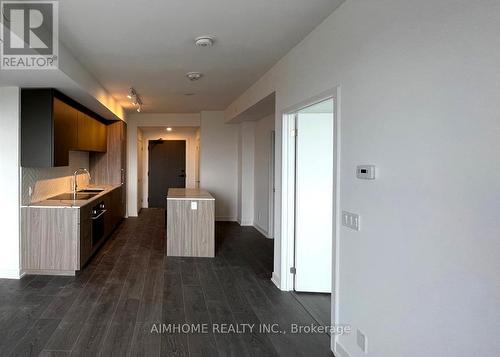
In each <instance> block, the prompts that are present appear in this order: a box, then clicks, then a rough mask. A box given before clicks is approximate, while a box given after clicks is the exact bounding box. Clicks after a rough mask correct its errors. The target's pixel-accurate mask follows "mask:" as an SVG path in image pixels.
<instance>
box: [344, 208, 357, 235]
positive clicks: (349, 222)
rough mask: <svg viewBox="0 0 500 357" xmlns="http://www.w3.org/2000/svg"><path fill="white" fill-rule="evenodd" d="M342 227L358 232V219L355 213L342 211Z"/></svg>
mask: <svg viewBox="0 0 500 357" xmlns="http://www.w3.org/2000/svg"><path fill="white" fill-rule="evenodd" d="M342 225H343V226H345V227H348V228H351V229H354V230H355V231H359V225H360V218H359V215H358V214H356V213H351V212H347V211H342Z"/></svg>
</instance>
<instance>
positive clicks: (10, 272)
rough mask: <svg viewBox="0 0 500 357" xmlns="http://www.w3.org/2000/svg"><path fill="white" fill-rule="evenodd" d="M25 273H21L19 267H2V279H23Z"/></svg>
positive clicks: (0, 272)
mask: <svg viewBox="0 0 500 357" xmlns="http://www.w3.org/2000/svg"><path fill="white" fill-rule="evenodd" d="M23 275H24V273H22V274H21V272H20V271H19V270H18V269H1V270H0V279H16V280H18V279H21V278H22V277H23Z"/></svg>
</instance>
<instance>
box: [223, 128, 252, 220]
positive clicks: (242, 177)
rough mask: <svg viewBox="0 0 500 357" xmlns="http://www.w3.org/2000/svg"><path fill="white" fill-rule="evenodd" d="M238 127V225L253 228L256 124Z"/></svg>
mask: <svg viewBox="0 0 500 357" xmlns="http://www.w3.org/2000/svg"><path fill="white" fill-rule="evenodd" d="M227 125H231V124H227ZM238 126H239V138H238V150H239V152H238V167H239V169H238V175H239V177H238V178H239V185H238V198H239V202H238V223H239V224H240V225H242V226H251V225H253V223H254V202H255V197H254V189H255V187H254V176H255V122H253V121H245V122H242V123H241V124H239V125H238Z"/></svg>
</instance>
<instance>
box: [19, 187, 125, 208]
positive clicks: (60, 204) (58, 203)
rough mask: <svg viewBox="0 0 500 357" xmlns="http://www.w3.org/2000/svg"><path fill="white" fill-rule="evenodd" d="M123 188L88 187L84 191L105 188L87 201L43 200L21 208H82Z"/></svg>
mask: <svg viewBox="0 0 500 357" xmlns="http://www.w3.org/2000/svg"><path fill="white" fill-rule="evenodd" d="M119 187H121V185H99V186H88V187H85V188H83V189H92V188H103V189H104V191H102V192H99V193H98V194H97V195H95V196H93V197H91V198H89V199H87V200H43V201H38V202H33V203H31V204H29V205H25V206H21V207H31V208H36V207H39V208H40V207H41V208H81V207H84V206H86V205H88V204H90V203H92V202H94V201H97V200H99V198H101V197H102V196H104V195H106V194H108V193H109V192H111V191H113V190H115V189H117V188H119Z"/></svg>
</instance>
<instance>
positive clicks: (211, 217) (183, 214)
mask: <svg viewBox="0 0 500 357" xmlns="http://www.w3.org/2000/svg"><path fill="white" fill-rule="evenodd" d="M191 202H197V204H198V209H197V210H192V209H191ZM167 255H168V256H182V257H214V256H215V200H213V199H211V200H207V199H205V200H196V199H194V200H187V199H169V200H167Z"/></svg>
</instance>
